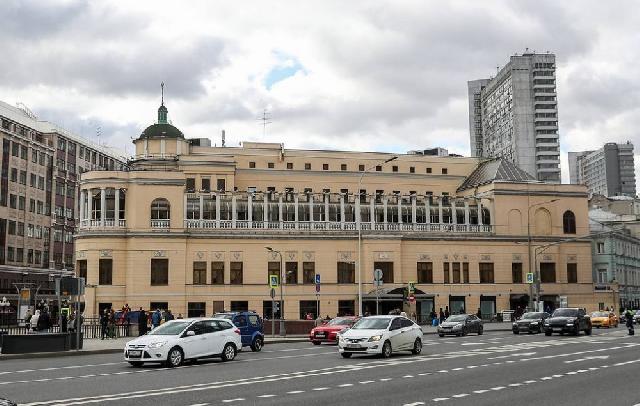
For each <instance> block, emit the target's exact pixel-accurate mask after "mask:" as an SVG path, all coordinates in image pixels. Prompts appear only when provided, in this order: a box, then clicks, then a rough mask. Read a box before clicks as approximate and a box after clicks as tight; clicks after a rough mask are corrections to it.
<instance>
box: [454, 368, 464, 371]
mask: <svg viewBox="0 0 640 406" xmlns="http://www.w3.org/2000/svg"><path fill="white" fill-rule="evenodd" d="M463 369H464V368H459V367H458V368H451V370H452V371H462V370H463Z"/></svg>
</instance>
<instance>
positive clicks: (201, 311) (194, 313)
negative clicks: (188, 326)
mask: <svg viewBox="0 0 640 406" xmlns="http://www.w3.org/2000/svg"><path fill="white" fill-rule="evenodd" d="M206 314H207V304H206V303H205V302H189V303H188V304H187V317H204V316H205V315H206Z"/></svg>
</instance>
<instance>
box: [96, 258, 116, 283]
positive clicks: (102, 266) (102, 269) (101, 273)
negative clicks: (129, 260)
mask: <svg viewBox="0 0 640 406" xmlns="http://www.w3.org/2000/svg"><path fill="white" fill-rule="evenodd" d="M112 278H113V260H112V259H101V260H100V261H99V262H98V285H111V283H112Z"/></svg>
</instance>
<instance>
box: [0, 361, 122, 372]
mask: <svg viewBox="0 0 640 406" xmlns="http://www.w3.org/2000/svg"><path fill="white" fill-rule="evenodd" d="M120 364H126V362H105V363H103V364H86V365H67V366H63V367H48V368H41V369H21V370H18V371H2V372H0V375H7V374H24V373H28V372H41V371H58V370H61V369H76V368H91V367H101V366H107V365H120Z"/></svg>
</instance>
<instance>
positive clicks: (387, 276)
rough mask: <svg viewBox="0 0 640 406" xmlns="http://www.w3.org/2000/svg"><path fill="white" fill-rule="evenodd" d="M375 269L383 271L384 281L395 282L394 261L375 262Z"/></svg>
mask: <svg viewBox="0 0 640 406" xmlns="http://www.w3.org/2000/svg"><path fill="white" fill-rule="evenodd" d="M373 269H380V270H381V271H382V282H384V283H393V282H394V278H393V262H374V263H373Z"/></svg>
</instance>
